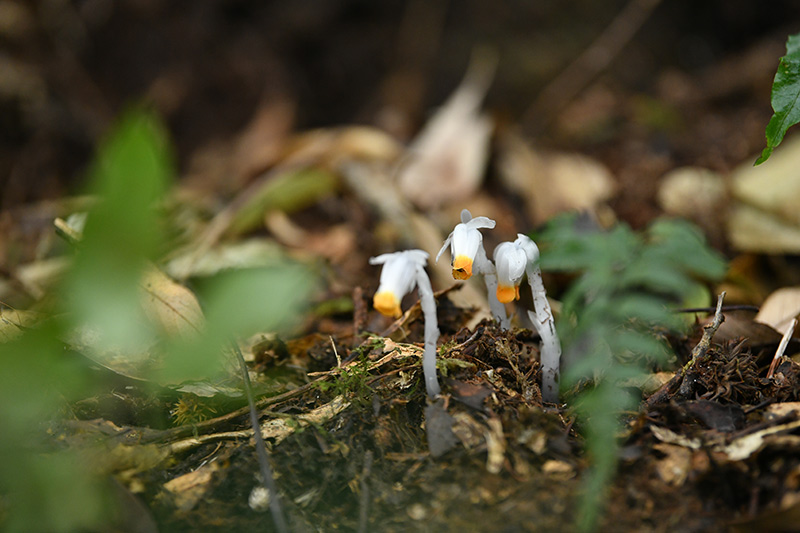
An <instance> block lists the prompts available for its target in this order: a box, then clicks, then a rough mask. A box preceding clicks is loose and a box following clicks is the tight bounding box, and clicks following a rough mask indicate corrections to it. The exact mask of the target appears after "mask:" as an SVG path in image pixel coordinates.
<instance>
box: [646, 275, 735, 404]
mask: <svg viewBox="0 0 800 533" xmlns="http://www.w3.org/2000/svg"><path fill="white" fill-rule="evenodd" d="M724 299H725V291H722V293H721V294H720V295H719V297H718V298H717V310H716V312H715V313H714V320H713V321H712V322H711V324H707V325H705V326H703V337H702V338H701V339H700V342H698V343H697V346H695V347H694V349H693V350H692V358H691V360H690V361H689V362H688V363H686V364H685V365H684V366H683V368H681V370H680V371H678V372H675V375H674V376H673V377H672V379H670V380H669V381H668V382H667V383H665V384H664V385H662V386H661V388H660V389H658V390H657V391H656V392H654V393H653V394H652V395H651V396H650V397H649V398H648V399H647V401H646V402H645V405H647V406H648V407H652V406H654V405H658V404H661V403H664V402H666V401H667V400H669V398H670V393H671V391H676V390H677V389H678V387H679V386H683V381H684V379H683V378H684V377H685V376H686V373H687V372H688V371H689V370H691V369H692V367H694V365H695V364H696V363H697V361H699V360H700V359H702V358H703V357H705V355H706V353H708V350H709V348H710V347H711V339H712V338H713V337H714V334H715V333H716V332H717V330H718V329H719V327H720V325H721V324H722V323H723V322H724V321H725V315H723V314H722V301H723V300H724Z"/></svg>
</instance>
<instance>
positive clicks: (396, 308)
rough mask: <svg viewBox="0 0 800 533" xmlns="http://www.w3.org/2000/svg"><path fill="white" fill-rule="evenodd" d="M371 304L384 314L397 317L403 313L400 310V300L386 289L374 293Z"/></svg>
mask: <svg viewBox="0 0 800 533" xmlns="http://www.w3.org/2000/svg"><path fill="white" fill-rule="evenodd" d="M372 306H373V307H374V308H375V309H377V310H378V311H379V312H380V313H381V314H383V315H386V316H392V317H395V318H397V317H399V316H400V315H402V314H403V313H401V312H400V301H399V300H398V299H397V296H395V295H394V293H391V292H388V291H383V292H378V293H375V297H374V298H373V299H372Z"/></svg>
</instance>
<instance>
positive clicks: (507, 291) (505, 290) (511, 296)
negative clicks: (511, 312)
mask: <svg viewBox="0 0 800 533" xmlns="http://www.w3.org/2000/svg"><path fill="white" fill-rule="evenodd" d="M497 299H498V301H500V302H502V303H504V304H507V303H508V302H513V301H514V300H517V299H519V287H518V286H515V285H510V286H509V285H498V286H497Z"/></svg>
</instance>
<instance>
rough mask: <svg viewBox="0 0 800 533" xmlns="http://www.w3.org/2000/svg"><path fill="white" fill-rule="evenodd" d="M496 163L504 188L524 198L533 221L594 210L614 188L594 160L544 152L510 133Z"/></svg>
mask: <svg viewBox="0 0 800 533" xmlns="http://www.w3.org/2000/svg"><path fill="white" fill-rule="evenodd" d="M498 165H499V170H500V176H501V178H502V179H503V182H504V183H505V185H506V187H508V188H509V189H510V190H511V192H512V193H514V194H516V195H518V196H519V197H520V198H522V199H523V200H524V201H525V205H526V208H527V211H528V216H529V217H530V218H531V220H533V221H534V223H536V224H540V223H542V222H545V221H546V220H548V219H549V218H551V217H552V216H553V215H556V214H558V213H561V212H563V211H571V210H594V209H596V208H597V207H598V206H599V205H600V204H602V203H603V202H604V201H606V200H608V199H609V198H611V196H612V194H613V193H614V189H615V184H614V180H613V178H612V177H611V173H610V172H609V171H608V169H606V167H604V166H603V165H602V164H600V163H599V162H597V161H595V160H594V159H591V158H589V157H586V156H584V155H579V154H555V153H554V154H546V155H545V154H542V153H540V152H538V151H536V150H534V149H533V148H531V147H530V146H529V145H528V144H527V143H526V142H525V141H524V140H523V139H522V138H521V137H519V136H518V135H516V134H514V133H506V134H505V135H504V136H503V140H502V143H501V148H500V155H499V164H498Z"/></svg>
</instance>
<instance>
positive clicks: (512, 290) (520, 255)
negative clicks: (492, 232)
mask: <svg viewBox="0 0 800 533" xmlns="http://www.w3.org/2000/svg"><path fill="white" fill-rule="evenodd" d="M494 264H495V267H496V269H497V299H498V300H499V301H500V302H503V303H508V302H511V301H514V300H518V299H519V283H520V281H522V275H523V274H525V267H526V266H527V264H528V256H527V254H526V253H525V250H524V249H523V248H522V246H520V245H519V244H517V243H516V242H504V243H500V244H499V245H498V246H497V248H495V249H494Z"/></svg>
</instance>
